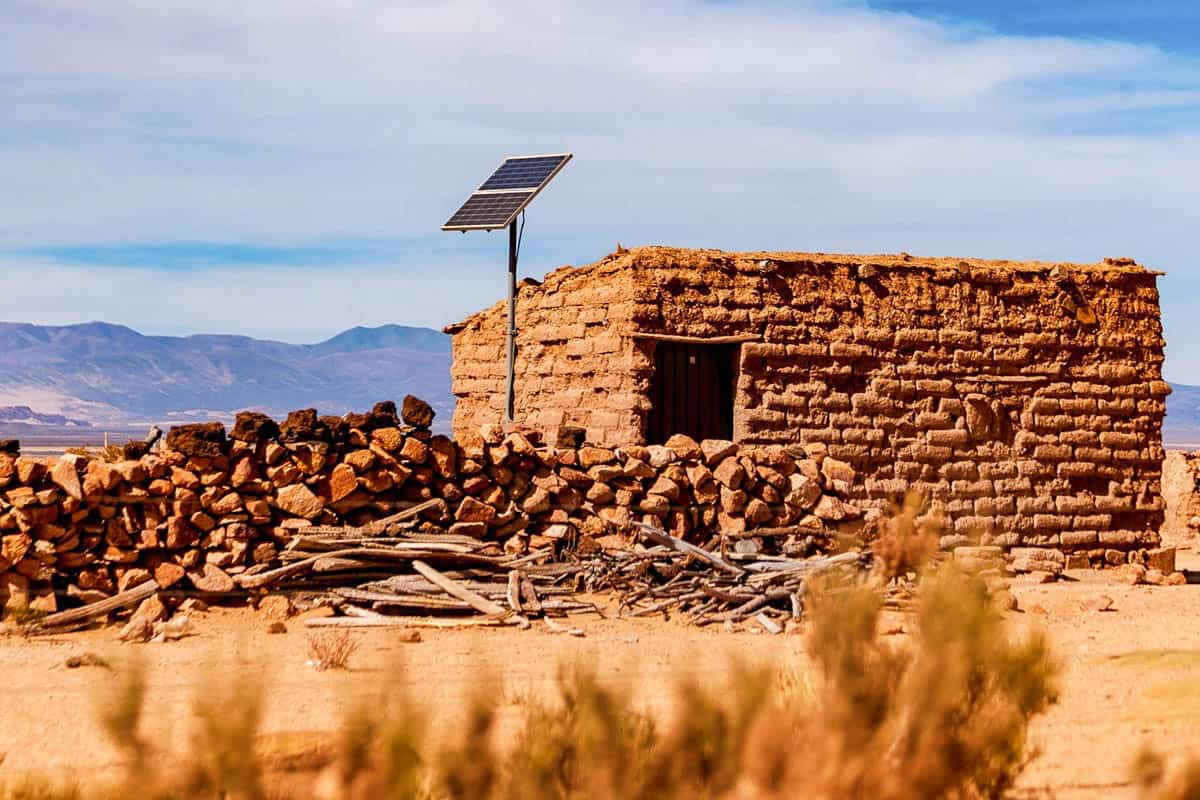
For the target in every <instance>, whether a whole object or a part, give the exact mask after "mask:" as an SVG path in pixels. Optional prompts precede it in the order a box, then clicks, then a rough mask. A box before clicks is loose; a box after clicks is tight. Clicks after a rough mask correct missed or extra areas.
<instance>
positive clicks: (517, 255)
mask: <svg viewBox="0 0 1200 800" xmlns="http://www.w3.org/2000/svg"><path fill="white" fill-rule="evenodd" d="M524 236H525V212H524V211H522V212H521V226H520V227H519V228H517V252H516V253H515V254H514V255H513V260H514V261H515V262H516V263H517V264H520V263H521V239H522V238H523V237H524Z"/></svg>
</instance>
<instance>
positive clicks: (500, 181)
mask: <svg viewBox="0 0 1200 800" xmlns="http://www.w3.org/2000/svg"><path fill="white" fill-rule="evenodd" d="M568 158H570V156H528V157H522V158H509V159H506V160H505V162H504V163H503V164H501V165H500V167H499V168H498V169H497V170H496V171H495V172H493V173H492V175H491V177H490V178H488V179H487V180H486V181H484V183H483V185H482V186H480V187H479V188H480V190H481V191H486V190H489V189H536V188H538V187H539V186H541V185H542V184H543V183H545V182H546V180H547V179H548V178H549V177H550V176H551V175H553V174H554V171H555V170H556V169H558V168H559V167H560V166H562V164H563V163H565V162H566V160H567V159H568Z"/></svg>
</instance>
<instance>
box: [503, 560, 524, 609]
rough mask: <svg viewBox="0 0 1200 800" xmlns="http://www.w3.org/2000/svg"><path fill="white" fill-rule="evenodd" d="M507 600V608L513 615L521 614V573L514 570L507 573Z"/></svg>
mask: <svg viewBox="0 0 1200 800" xmlns="http://www.w3.org/2000/svg"><path fill="white" fill-rule="evenodd" d="M506 597H507V599H508V607H509V608H511V609H512V610H513V613H515V614H522V613H524V610H523V609H522V608H521V573H519V572H517V571H516V570H515V569H514V570H510V571H509V573H508V591H507V593H506Z"/></svg>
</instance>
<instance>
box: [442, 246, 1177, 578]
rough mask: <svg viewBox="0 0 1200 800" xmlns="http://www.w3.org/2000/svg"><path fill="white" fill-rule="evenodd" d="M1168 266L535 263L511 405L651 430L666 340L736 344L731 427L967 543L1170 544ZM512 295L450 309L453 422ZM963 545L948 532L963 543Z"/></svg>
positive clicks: (484, 397) (482, 403) (587, 426)
mask: <svg viewBox="0 0 1200 800" xmlns="http://www.w3.org/2000/svg"><path fill="white" fill-rule="evenodd" d="M1157 275H1158V273H1156V272H1153V271H1151V270H1147V269H1145V268H1143V267H1141V266H1139V265H1137V264H1136V263H1134V262H1133V261H1132V260H1130V259H1106V260H1105V261H1104V262H1101V263H1097V264H1050V263H1027V262H1006V261H983V260H977V259H970V260H960V259H947V258H920V257H914V256H909V255H906V254H901V255H899V256H846V255H828V254H813V253H726V252H721V251H714V250H681V249H673V248H663V247H644V248H637V249H633V250H622V251H620V252H618V253H614V254H612V255H610V256H608V257H607V258H605V259H603V260H601V261H600V262H598V263H596V264H593V265H591V266H587V267H581V268H572V267H564V268H562V269H559V270H556V271H554V272H551V273H550V274H549V275H547V276H546V278H545V280H544V281H543V282H541V283H538V282H535V281H525V282H524V283H523V284H522V285H521V287H520V289H519V295H518V303H517V320H516V327H517V329H518V331H519V333H518V356H517V363H516V421H517V422H518V423H520V424H524V425H527V426H529V427H531V428H533V429H536V430H540V431H543V432H545V434H546V436H547V437H548V439H555V438H556V437H557V434H556V432H557V431H571V430H573V429H579V430H582V431H583V432H584V437H583V438H584V439H586V441H588V442H591V443H594V444H600V445H605V446H610V447H611V446H625V445H635V444H644V443H646V440H647V431H648V422H649V419H650V417H651V397H652V396H653V392H652V384H653V381H654V379H655V348H656V347H658V346H660V345H659V343H658V342H657V341H655V340H653V339H647V338H642V337H639V335H638V334H652V335H655V334H657V335H670V336H687V337H700V338H712V337H743V338H750V339H752V340H751V341H746V342H742V343H739V344H737V345H735V346H736V347H737V354H736V378H735V380H736V387H735V390H734V391H733V393H732V396H733V409H732V415H733V439H734V440H736V441H737V442H739V443H740V444H743V445H766V444H799V445H806V444H815V443H821V444H824V445H827V446H828V449H829V453H830V454H831V455H833V456H834V457H836V458H838V459H840V460H844V461H846V462H848V463H849V464H851V465H853V467H854V468H855V469H856V470H857V473H858V475H859V476H860V478H861V480H860V481H858V482H857V483H856V484H855V485H854V486H853V487H852V488H853V493H852V496H853V498H854V499H855V501H856V502H858V503H859V504H860V505H861V506H862V507H864V508H871V507H874V508H885V507H886V506H888V505H889V504H890V503H892V502H894V501H895V500H896V499H897V498H899V497H900V496H901V495H903V494H904V492H906V491H908V490H909V489H915V490H918V491H921V492H923V493H925V494H926V495H927V496H929V497H930V498H931V500H932V502H934V503H935V504H936V505H937V506H938V508H940V509H941V510H942V511H943V512H944V513H945V514H947V515H948V516H949V517H950V518H951V520H952V522H953V528H954V536H955V537H957V540H958V541H960V542H961V543H967V542H972V543H981V544H997V545H1001V546H1004V547H1013V546H1032V547H1044V548H1050V549H1055V550H1060V551H1061V552H1063V553H1064V554H1068V555H1071V556H1074V557H1077V558H1078V557H1084V558H1087V559H1088V560H1089V561H1090V562H1091V563H1105V554H1106V553H1107V554H1108V555H1109V557H1110V558H1111V555H1112V551H1114V550H1115V551H1122V552H1129V551H1135V550H1140V549H1143V548H1147V547H1153V546H1156V545H1157V544H1158V541H1159V537H1158V530H1159V526H1160V524H1161V523H1162V519H1163V500H1162V497H1161V464H1162V460H1163V448H1162V434H1161V428H1162V419H1163V415H1164V413H1165V398H1166V396H1167V394H1168V393H1169V388H1168V386H1167V384H1166V383H1165V382H1164V381H1163V380H1162V374H1161V367H1162V360H1163V346H1164V340H1163V335H1162V326H1161V324H1160V319H1159V296H1158V289H1157V286H1156V278H1157ZM504 331H505V308H504V305H503V304H502V303H497V304H496V305H494V306H492V307H491V308H488V309H486V310H484V311H481V312H479V313H478V314H475V315H474V316H472V317H470V318H468V319H466V320H465V321H463V322H461V323H459V324H457V325H453V326H450V327H449V328H447V332H449V333H452V334H453V337H454V338H453V350H454V364H453V371H452V378H453V390H454V393H455V395H456V397H457V410H456V412H455V417H454V430H455V431H456V432H462V431H470V430H474V429H477V428H478V427H479V426H480V425H484V424H495V423H498V422H499V421H500V419H501V414H502V411H503V405H504V370H505V359H504ZM949 543H953V542H948V544H949Z"/></svg>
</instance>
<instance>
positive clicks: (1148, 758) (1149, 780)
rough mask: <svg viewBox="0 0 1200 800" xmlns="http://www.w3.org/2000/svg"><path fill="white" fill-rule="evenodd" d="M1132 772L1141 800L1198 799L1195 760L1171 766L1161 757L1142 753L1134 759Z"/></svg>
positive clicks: (1199, 774)
mask: <svg viewBox="0 0 1200 800" xmlns="http://www.w3.org/2000/svg"><path fill="white" fill-rule="evenodd" d="M1132 772H1133V782H1134V783H1135V784H1136V785H1137V787H1138V789H1139V793H1138V794H1139V797H1141V798H1142V800H1196V798H1200V759H1197V758H1195V757H1188V758H1185V759H1183V760H1182V761H1181V762H1179V763H1178V764H1175V765H1173V766H1172V765H1168V763H1167V760H1166V759H1165V758H1164V757H1163V756H1162V754H1161V753H1157V752H1155V751H1153V750H1149V749H1143V750H1141V751H1140V752H1139V753H1138V754H1137V757H1136V758H1135V759H1134V763H1133V769H1132Z"/></svg>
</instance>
